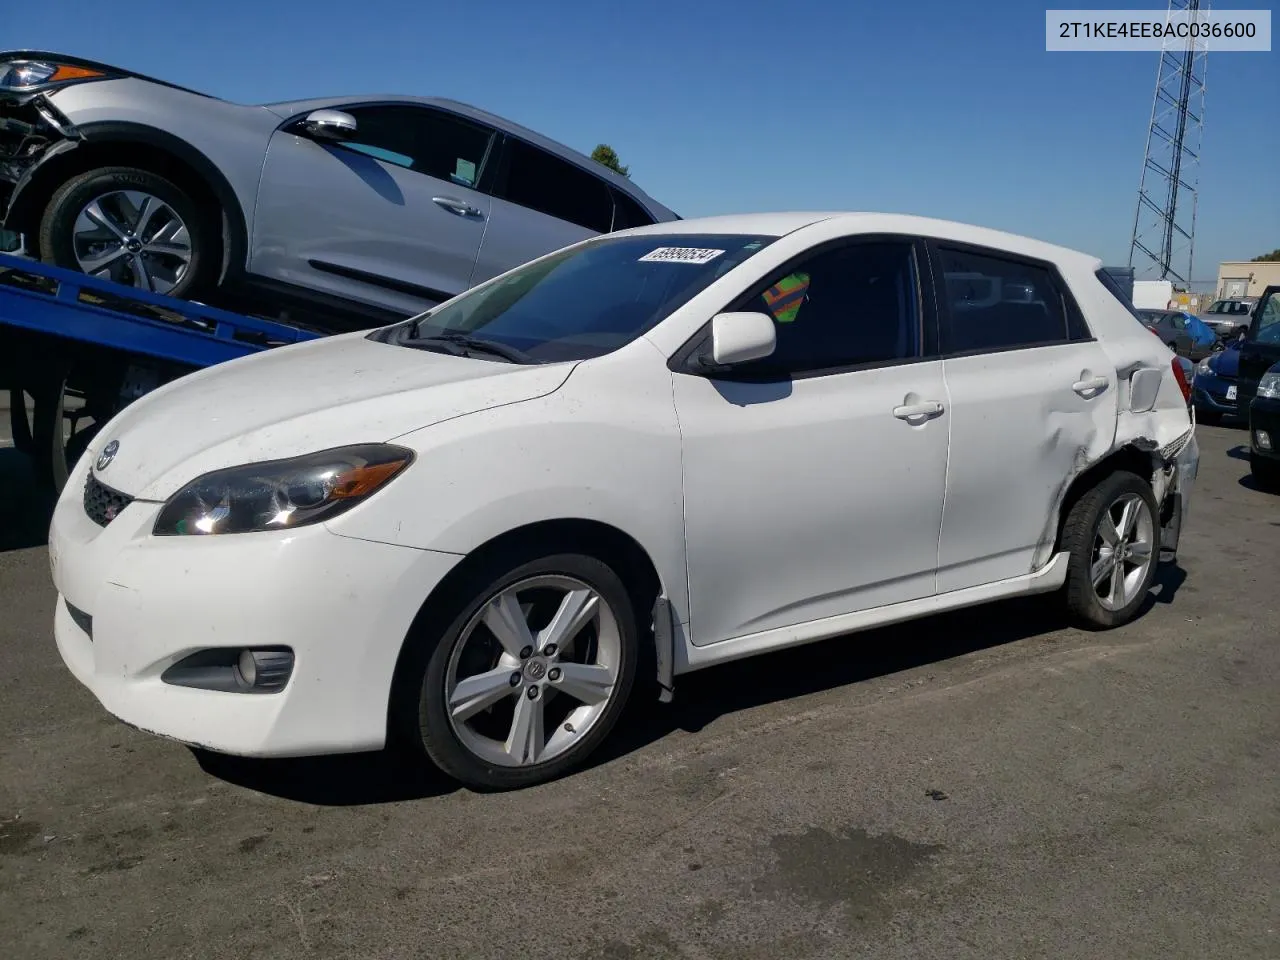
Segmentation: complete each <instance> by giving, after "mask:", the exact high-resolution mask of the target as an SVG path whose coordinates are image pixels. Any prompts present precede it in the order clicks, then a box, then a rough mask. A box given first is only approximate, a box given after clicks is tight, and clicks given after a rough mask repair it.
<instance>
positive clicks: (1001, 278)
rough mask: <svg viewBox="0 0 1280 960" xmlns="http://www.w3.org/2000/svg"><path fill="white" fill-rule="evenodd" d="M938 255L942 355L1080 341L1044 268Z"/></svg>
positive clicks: (948, 252) (943, 250) (960, 253)
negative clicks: (940, 267) (941, 309)
mask: <svg viewBox="0 0 1280 960" xmlns="http://www.w3.org/2000/svg"><path fill="white" fill-rule="evenodd" d="M938 255H939V258H940V260H941V262H942V278H943V289H942V302H943V304H944V306H945V310H944V314H945V315H944V317H943V323H942V349H943V352H944V353H949V354H955V353H980V352H989V351H997V350H1012V349H1018V348H1020V347H1033V346H1044V345H1049V344H1054V343H1065V342H1067V341H1069V340H1072V339H1078V337H1075V336H1073V335H1072V334H1073V332H1074V331H1072V330H1069V329H1068V323H1067V310H1066V309H1065V307H1064V303H1063V297H1062V294H1061V292H1060V290H1059V287H1058V284H1057V283H1056V282H1055V281H1054V277H1053V274H1052V273H1051V272H1050V271H1049V270H1048V269H1046V268H1045V267H1042V266H1040V265H1039V264H1035V263H1031V262H1029V261H1024V260H1020V259H1017V258H1012V257H1004V256H995V255H992V256H986V255H983V254H979V253H973V252H970V251H967V250H957V249H950V248H947V247H940V248H939V250H938ZM1073 326H1074V324H1073Z"/></svg>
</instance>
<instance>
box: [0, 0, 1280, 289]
mask: <svg viewBox="0 0 1280 960" xmlns="http://www.w3.org/2000/svg"><path fill="white" fill-rule="evenodd" d="M1057 6H1072V4H1067V3H1062V4H1057ZM1094 6H1095V7H1096V6H1099V5H1097V4H1095V5H1094ZM1120 6H1123V5H1122V4H1121V5H1120ZM1131 6H1135V7H1139V8H1159V7H1161V6H1163V4H1161V3H1159V2H1157V0H1146V2H1144V3H1134V4H1131ZM1240 6H1243V7H1254V6H1257V7H1263V6H1265V5H1264V4H1254V3H1248V4H1241V5H1240ZM1044 9H1045V5H1038V4H1033V3H1028V2H1026V0H1022V2H1013V0H990V2H975V3H969V4H964V3H957V2H943V0H920V2H892V0H889V2H885V0H881V2H877V3H875V4H870V3H865V2H857V0H855V2H852V3H851V2H848V0H789V2H776V0H775V2H765V0H681V2H673V0H648V2H645V3H628V4H617V5H615V4H611V3H607V2H600V0H596V2H591V3H587V2H581V0H551V2H548V0H543V2H541V3H530V2H528V0H525V2H514V0H504V2H497V3H483V2H467V3H453V4H446V3H414V2H412V0H399V2H393V0H361V2H354V3H353V2H337V0H308V2H306V3H302V2H299V0H256V2H249V0H221V2H218V3H199V2H192V3H188V2H182V0H130V2H129V3H127V4H125V5H123V6H122V5H121V4H119V3H114V4H113V3H91V2H87V0H44V2H43V3H42V4H41V5H40V8H39V10H40V12H39V13H38V14H36V15H33V16H30V17H26V16H24V17H17V16H11V17H5V18H4V20H5V22H4V25H3V27H0V47H5V48H9V49H12V48H16V47H28V48H40V49H51V50H56V51H64V52H67V53H73V54H77V55H80V56H85V57H91V58H95V59H100V60H104V61H107V62H109V63H115V64H118V65H120V66H123V67H128V68H131V69H134V70H138V71H140V72H142V73H149V74H151V75H154V76H158V77H162V78H165V79H168V80H171V81H173V82H176V83H179V84H182V85H185V86H190V87H194V88H196V89H198V90H202V91H204V92H206V93H211V94H215V95H217V96H221V97H225V98H228V99H231V100H237V101H242V102H249V103H254V102H264V101H270V100H280V99H289V98H295V97H303V96H321V95H329V94H345V93H380V92H400V93H412V94H426V95H441V96H450V97H455V98H457V99H460V100H465V101H468V102H470V103H474V104H476V105H477V106H481V107H484V108H486V109H489V110H492V111H493V112H495V113H498V114H501V115H504V116H507V117H509V118H511V119H513V120H516V121H518V122H521V123H524V124H526V125H527V126H530V127H533V128H535V129H537V130H539V131H541V132H542V133H544V134H546V135H548V136H551V137H554V138H556V139H558V140H561V141H563V142H565V143H567V144H569V145H570V146H573V147H575V148H577V149H579V150H582V151H584V152H589V151H590V150H591V149H592V147H594V146H595V145H596V144H597V143H599V142H602V141H603V142H607V143H609V144H611V145H612V146H613V147H614V148H615V149H616V150H617V151H618V153H619V155H620V156H621V158H622V161H623V163H626V164H628V165H629V166H630V167H631V175H632V177H633V179H635V180H636V181H637V182H638V183H639V184H640V185H641V186H643V187H644V188H645V189H646V190H647V191H648V192H649V193H651V194H652V195H654V196H655V197H657V198H658V199H660V200H662V201H663V202H664V203H666V204H668V205H669V206H671V207H672V208H673V209H675V210H676V211H678V212H679V213H680V214H682V215H683V216H698V215H703V214H713V213H724V212H734V211H743V210H776V209H823V210H825V209H857V210H892V211H903V212H910V213H920V214H926V215H930V216H939V217H945V218H952V219H959V220H966V221H971V222H975V223H979V224H983V225H988V226H993V227H997V228H1001V229H1006V230H1013V231H1016V232H1019V233H1026V234H1030V235H1033V236H1037V237H1041V238H1043V239H1046V240H1050V241H1053V242H1056V243H1063V244H1067V245H1069V246H1073V247H1077V248H1080V249H1084V250H1087V251H1089V252H1091V253H1095V254H1096V255H1098V256H1100V257H1102V258H1103V259H1104V260H1105V261H1106V262H1107V263H1112V264H1124V263H1126V262H1127V260H1128V249H1129V237H1130V231H1131V229H1132V225H1133V215H1134V205H1135V198H1136V192H1137V187H1138V177H1139V174H1140V172H1141V166H1142V152H1143V147H1144V143H1145V137H1146V126H1147V121H1148V119H1149V117H1150V112H1151V96H1152V92H1153V88H1154V83H1155V71H1156V65H1157V57H1158V55H1157V54H1155V53H1052V54H1051V53H1047V52H1045V50H1044ZM161 28H163V29H162V31H161ZM1207 79H1208V93H1207V106H1206V125H1205V147H1204V152H1203V160H1202V163H1201V168H1200V187H1201V191H1200V203H1199V208H1198V218H1197V229H1196V250H1197V254H1196V267H1195V275H1196V276H1195V279H1202V278H1210V279H1212V278H1213V277H1215V276H1216V274H1217V264H1218V261H1219V260H1230V259H1248V258H1250V257H1253V256H1256V255H1258V254H1261V253H1264V252H1268V251H1270V250H1272V249H1274V248H1276V247H1278V246H1280V122H1278V121H1277V114H1276V106H1277V103H1280V52H1271V53H1222V54H1218V55H1216V56H1214V55H1212V54H1211V55H1210V57H1209V66H1208V75H1207Z"/></svg>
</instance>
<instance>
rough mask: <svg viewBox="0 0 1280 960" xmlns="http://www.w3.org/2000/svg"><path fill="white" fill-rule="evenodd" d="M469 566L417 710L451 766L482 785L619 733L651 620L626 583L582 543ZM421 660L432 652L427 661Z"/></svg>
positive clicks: (423, 736)
mask: <svg viewBox="0 0 1280 960" xmlns="http://www.w3.org/2000/svg"><path fill="white" fill-rule="evenodd" d="M506 566H507V567H508V568H507V569H505V570H498V569H494V568H493V567H491V568H490V569H489V570H488V571H487V572H486V573H483V574H481V575H478V576H476V577H475V578H469V579H470V580H471V583H472V584H473V586H472V587H471V588H470V589H468V590H467V591H465V592H464V596H466V597H467V598H468V599H466V600H465V602H463V603H461V604H460V605H459V606H456V607H455V608H454V610H455V612H454V615H453V616H452V617H450V618H449V619H448V622H447V624H446V625H445V627H444V629H443V630H442V631H441V632H440V634H439V635H438V636H437V637H426V638H422V639H423V640H425V642H426V643H427V644H428V645H429V646H428V649H429V650H430V653H429V655H428V656H427V658H426V662H425V668H424V669H423V668H419V669H421V672H420V673H419V674H418V682H417V684H416V689H414V691H413V702H412V704H411V705H410V706H411V708H412V709H411V711H410V715H411V716H412V718H413V719H414V720H415V721H416V723H415V727H416V731H415V732H416V734H417V736H416V737H415V739H416V740H417V741H418V742H419V743H420V745H421V747H422V749H423V750H424V751H425V753H426V754H427V756H428V757H429V758H430V759H431V760H432V761H433V762H434V763H435V764H436V766H438V767H439V768H440V769H441V770H443V771H444V772H445V773H447V774H448V775H450V776H452V777H453V778H455V779H457V780H460V781H461V782H462V783H464V784H466V785H468V786H470V787H473V788H476V789H480V790H510V789H517V788H521V787H528V786H532V785H534V784H538V783H544V782H546V781H549V780H553V779H555V778H557V777H560V776H563V775H564V774H565V773H567V772H569V771H570V770H571V769H573V768H575V767H577V766H579V765H580V764H581V763H583V762H584V761H585V760H586V759H587V757H588V756H589V755H590V754H591V753H592V752H593V751H594V750H595V749H596V748H597V747H598V746H599V745H600V743H601V742H602V741H603V740H604V739H605V737H607V736H608V734H609V732H610V731H611V730H612V729H613V727H614V725H615V724H616V723H617V721H618V718H619V716H620V715H621V714H622V711H623V710H624V709H625V706H626V702H627V698H628V697H629V695H630V693H631V690H632V687H633V685H634V682H635V675H636V666H637V660H638V651H639V646H640V630H639V624H638V622H637V618H636V615H635V612H634V608H633V606H632V603H631V599H630V597H629V595H628V592H627V589H626V586H625V585H624V584H623V582H622V580H621V579H620V578H619V577H618V575H617V574H616V573H615V572H614V571H613V570H612V569H611V568H610V567H609V566H608V565H606V564H605V563H603V562H601V561H600V560H598V559H596V558H594V557H590V556H585V555H582V554H571V553H565V554H558V555H553V556H544V557H538V558H536V559H533V560H530V561H529V562H526V563H521V564H519V565H518V566H515V567H510V565H509V562H508V564H507V565H506ZM419 662H421V661H419Z"/></svg>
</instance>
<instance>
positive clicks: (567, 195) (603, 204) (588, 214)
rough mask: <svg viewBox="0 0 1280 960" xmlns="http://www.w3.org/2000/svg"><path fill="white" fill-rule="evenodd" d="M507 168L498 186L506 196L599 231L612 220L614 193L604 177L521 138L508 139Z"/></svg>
mask: <svg viewBox="0 0 1280 960" xmlns="http://www.w3.org/2000/svg"><path fill="white" fill-rule="evenodd" d="M504 166H505V172H504V176H503V178H502V182H501V183H500V184H499V187H498V195H499V196H500V197H502V199H504V200H509V201H510V202H512V203H518V204H519V205H520V206H522V207H528V208H529V209H530V210H537V211H538V212H539V213H545V214H546V215H547V216H549V217H555V218H557V219H559V220H566V221H568V222H569V223H576V224H577V225H578V226H580V227H585V228H586V229H588V230H594V231H595V232H596V233H608V232H609V230H610V228H611V226H612V224H613V196H612V195H611V193H610V192H609V187H608V186H607V185H606V184H605V182H604V181H603V180H599V179H597V178H596V177H593V176H591V174H589V173H587V172H586V171H585V170H583V169H581V168H579V167H576V166H574V165H573V164H572V163H569V162H568V161H567V160H562V159H560V158H559V157H557V156H554V155H553V154H550V153H547V152H546V151H545V150H540V149H538V148H537V147H534V146H531V145H530V144H527V143H525V142H523V141H521V140H516V139H514V138H510V139H508V140H507V157H506V161H505V163H504Z"/></svg>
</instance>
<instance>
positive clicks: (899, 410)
mask: <svg viewBox="0 0 1280 960" xmlns="http://www.w3.org/2000/svg"><path fill="white" fill-rule="evenodd" d="M893 415H894V416H895V417H897V418H898V419H899V420H906V421H908V422H910V421H912V420H920V421H924V420H932V419H933V418H934V417H939V416H942V404H940V403H938V402H937V401H936V400H926V401H924V402H923V403H908V404H906V405H904V406H901V407H894V408H893Z"/></svg>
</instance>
